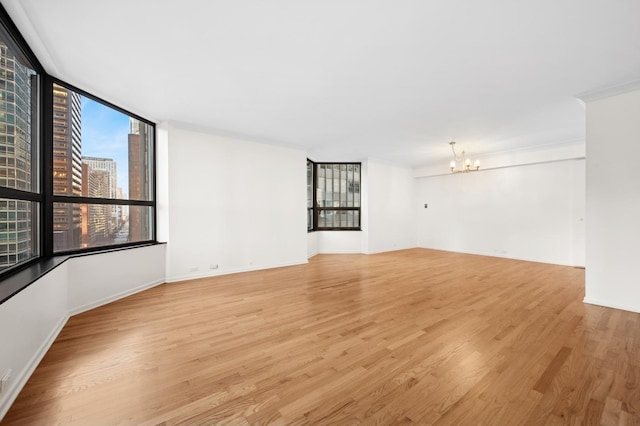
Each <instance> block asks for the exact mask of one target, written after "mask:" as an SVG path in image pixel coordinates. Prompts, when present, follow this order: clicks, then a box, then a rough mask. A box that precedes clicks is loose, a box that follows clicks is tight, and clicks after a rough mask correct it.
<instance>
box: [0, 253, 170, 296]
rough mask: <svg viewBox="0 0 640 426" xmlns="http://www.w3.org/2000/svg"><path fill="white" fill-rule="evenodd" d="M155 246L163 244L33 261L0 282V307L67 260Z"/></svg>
mask: <svg viewBox="0 0 640 426" xmlns="http://www.w3.org/2000/svg"><path fill="white" fill-rule="evenodd" d="M157 244H164V243H157V242H151V243H145V244H138V245H134V246H127V247H118V248H110V249H104V250H98V251H92V252H86V253H77V254H69V255H60V256H54V257H50V258H41V259H37V260H35V261H33V263H30V264H28V265H26V266H25V267H24V268H23V269H20V270H19V271H17V272H15V273H13V274H11V275H10V276H8V277H6V278H3V279H2V280H1V281H0V305H1V304H3V303H4V302H6V301H7V300H9V299H10V298H12V297H13V296H15V295H16V294H18V293H20V292H21V291H22V290H24V289H25V288H27V287H29V286H30V285H31V284H33V283H34V282H36V281H38V280H39V279H40V278H42V277H43V276H45V275H46V274H47V273H49V272H51V271H53V270H54V269H55V268H57V267H58V266H60V265H62V264H63V263H64V262H65V261H66V260H67V259H71V258H74V257H81V256H91V255H94V254H103V253H110V252H114V251H120V250H129V249H132V248H140V247H148V246H153V245H157Z"/></svg>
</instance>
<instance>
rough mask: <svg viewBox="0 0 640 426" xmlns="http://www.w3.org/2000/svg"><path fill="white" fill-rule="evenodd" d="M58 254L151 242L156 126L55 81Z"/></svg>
mask: <svg viewBox="0 0 640 426" xmlns="http://www.w3.org/2000/svg"><path fill="white" fill-rule="evenodd" d="M52 120H53V126H52V129H53V132H52V133H53V201H54V208H53V249H54V252H55V253H61V252H67V251H75V250H78V249H84V248H95V247H104V246H111V245H119V244H125V243H136V242H141V241H149V240H152V239H153V238H154V234H153V216H154V208H153V207H154V204H153V168H152V165H153V145H154V144H153V141H154V136H153V135H154V127H153V125H152V124H151V123H148V122H146V121H144V120H142V119H140V118H138V117H134V116H132V115H129V114H126V113H124V112H122V111H120V110H118V109H115V108H114V107H112V106H110V105H107V104H105V103H103V102H100V101H97V100H96V99H94V98H92V97H89V96H87V95H85V94H83V93H80V92H78V91H77V90H75V89H72V88H70V87H67V86H65V85H63V84H61V83H59V82H56V83H53V117H52Z"/></svg>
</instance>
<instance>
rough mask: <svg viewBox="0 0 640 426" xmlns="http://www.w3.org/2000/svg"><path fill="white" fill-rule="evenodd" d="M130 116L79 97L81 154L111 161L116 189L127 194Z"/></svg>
mask: <svg viewBox="0 0 640 426" xmlns="http://www.w3.org/2000/svg"><path fill="white" fill-rule="evenodd" d="M128 134H129V117H128V116H127V115H125V114H122V113H121V112H118V111H116V110H114V109H111V108H109V107H107V106H104V105H102V104H100V103H98V102H95V101H93V100H91V99H89V98H86V97H84V96H82V155H83V156H87V157H101V158H111V159H113V160H114V161H115V162H116V164H117V170H118V186H119V187H120V188H122V191H123V192H124V193H125V194H128V193H129V165H128V157H129V149H128V146H129V145H128V136H127V135H128Z"/></svg>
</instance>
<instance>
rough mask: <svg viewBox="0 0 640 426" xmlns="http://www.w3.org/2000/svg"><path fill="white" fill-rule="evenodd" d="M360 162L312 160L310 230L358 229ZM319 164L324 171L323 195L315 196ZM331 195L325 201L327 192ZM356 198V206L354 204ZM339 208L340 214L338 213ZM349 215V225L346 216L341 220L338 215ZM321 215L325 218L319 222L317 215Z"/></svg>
mask: <svg viewBox="0 0 640 426" xmlns="http://www.w3.org/2000/svg"><path fill="white" fill-rule="evenodd" d="M349 165H353V170H351V171H350V170H349V167H348V166H349ZM360 165H361V163H314V185H313V191H314V193H313V198H314V204H313V216H314V230H315V231H322V230H336V231H337V230H344V231H348V230H360V229H361V228H360V223H361V220H360V216H361V210H360V208H361V207H360V204H361V200H360V195H361V194H360V190H359V185H360V178H361V174H360ZM320 168H323V169H324V170H325V175H324V177H322V179H324V182H325V185H324V191H325V192H324V197H321V199H320V200H318V182H317V179H318V178H317V176H318V174H319V173H318V170H319V169H320ZM328 170H331V177H329V176H328V173H327V171H328ZM356 175H357V176H358V191H357V196H356V184H355V179H356ZM343 179H345V183H346V192H345V194H344V196H343V193H342V186H341V185H342V180H343ZM349 179H351V180H352V181H353V182H352V184H351V185H352V187H350V186H349ZM329 195H330V197H331V202H328V201H327V198H328V196H329ZM356 200H357V204H358V205H357V206H356ZM341 212H343V213H342V214H340V213H341ZM345 213H346V216H351V217H352V225H349V221H348V219H346V218H345V219H346V221H345V222H344V223H343V221H342V216H343V215H345ZM321 214H322V215H323V216H324V218H325V221H324V225H323V226H320V225H319V220H318V219H319V217H320V215H321Z"/></svg>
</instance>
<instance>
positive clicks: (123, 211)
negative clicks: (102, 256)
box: [53, 203, 153, 252]
mask: <svg viewBox="0 0 640 426" xmlns="http://www.w3.org/2000/svg"><path fill="white" fill-rule="evenodd" d="M53 208H54V223H53V227H54V229H53V238H54V251H56V252H61V251H68V250H78V249H82V248H92V247H102V246H110V245H116V244H125V243H131V242H140V241H149V240H151V239H152V234H153V208H151V207H148V206H119V205H110V204H81V203H78V204H76V203H54V207H53Z"/></svg>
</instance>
